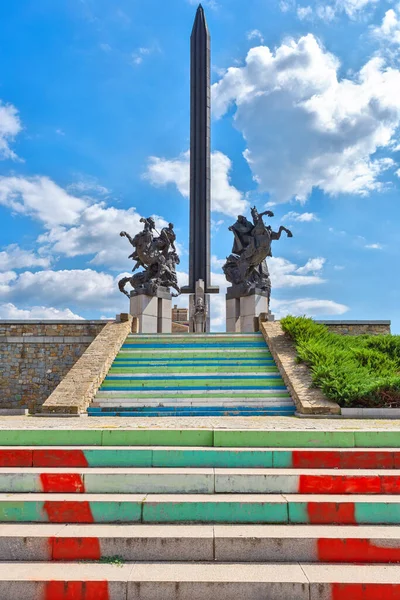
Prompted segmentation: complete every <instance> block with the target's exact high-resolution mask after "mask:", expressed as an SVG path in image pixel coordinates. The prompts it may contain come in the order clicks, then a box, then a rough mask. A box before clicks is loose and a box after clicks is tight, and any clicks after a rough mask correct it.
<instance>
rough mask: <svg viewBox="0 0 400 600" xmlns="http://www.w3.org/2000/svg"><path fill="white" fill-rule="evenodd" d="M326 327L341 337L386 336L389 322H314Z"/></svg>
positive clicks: (388, 332) (388, 330)
mask: <svg viewBox="0 0 400 600" xmlns="http://www.w3.org/2000/svg"><path fill="white" fill-rule="evenodd" d="M315 322H316V323H321V324H322V325H326V326H327V327H328V329H329V331H332V333H340V334H341V335H363V334H366V333H368V334H369V335H388V334H390V326H391V322H390V321H315Z"/></svg>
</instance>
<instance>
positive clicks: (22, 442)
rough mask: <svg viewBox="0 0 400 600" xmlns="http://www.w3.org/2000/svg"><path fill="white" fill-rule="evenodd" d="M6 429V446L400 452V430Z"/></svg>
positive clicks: (0, 432)
mask: <svg viewBox="0 0 400 600" xmlns="http://www.w3.org/2000/svg"><path fill="white" fill-rule="evenodd" d="M84 427H85V425H82V429H69V428H68V425H67V424H66V426H65V429H61V428H57V429H55V428H53V429H26V428H24V429H0V445H1V446H75V447H76V446H123V447H126V446H168V447H170V446H179V447H182V446H186V447H191V448H193V447H202V448H204V447H209V448H211V447H213V448H231V449H234V448H247V449H253V448H254V449H255V448H258V449H261V448H265V449H267V448H281V449H284V448H286V449H293V450H294V451H296V450H301V449H307V450H311V449H313V448H320V449H324V450H325V452H326V451H327V449H329V448H334V449H335V450H336V451H338V450H339V449H341V448H359V449H361V448H369V449H374V451H375V452H379V451H381V450H382V449H384V448H387V449H399V448H400V430H398V429H397V430H395V429H390V430H386V429H381V430H374V431H368V430H365V431H363V430H358V429H357V430H349V429H346V430H332V431H321V430H304V429H301V430H295V429H270V430H266V429H218V428H215V429H210V428H209V429H206V428H197V429H196V428H192V429H184V428H182V429H162V428H154V427H146V428H143V427H130V428H127V429H124V428H122V427H121V428H119V427H118V428H112V429H107V428H104V427H99V428H97V429H96V428H94V427H93V428H90V429H89V428H84Z"/></svg>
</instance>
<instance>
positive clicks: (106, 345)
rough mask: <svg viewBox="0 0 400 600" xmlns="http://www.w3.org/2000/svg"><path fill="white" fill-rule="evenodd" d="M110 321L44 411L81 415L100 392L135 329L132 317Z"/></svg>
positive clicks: (45, 404)
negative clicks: (120, 351)
mask: <svg viewBox="0 0 400 600" xmlns="http://www.w3.org/2000/svg"><path fill="white" fill-rule="evenodd" d="M126 318H127V320H126V321H113V322H111V323H107V324H106V326H105V327H104V328H103V329H102V331H101V332H100V333H99V334H98V336H97V337H96V338H95V339H94V340H93V342H92V343H91V344H90V346H89V347H88V348H87V350H86V351H85V352H84V353H83V355H82V356H81V357H80V359H79V360H78V361H77V362H76V363H75V365H74V366H73V367H72V369H71V370H70V371H69V372H68V373H67V375H66V376H65V377H64V379H63V380H62V381H61V382H60V384H59V385H58V386H57V388H56V389H55V390H54V392H53V393H52V394H51V395H50V396H49V398H48V399H47V400H46V402H45V403H44V404H43V406H42V410H41V412H43V413H44V414H46V413H47V414H49V413H54V414H79V413H81V412H84V411H85V410H86V408H87V407H88V406H89V404H90V403H91V402H92V400H93V398H94V397H95V395H96V392H97V390H98V389H99V387H100V385H101V384H102V382H103V380H104V378H105V376H106V375H107V373H108V371H109V369H110V367H111V365H112V363H113V361H114V358H115V357H116V355H117V353H118V352H119V350H120V348H121V346H122V344H123V343H124V341H125V339H126V337H127V336H128V334H129V333H130V332H131V330H132V317H128V315H126Z"/></svg>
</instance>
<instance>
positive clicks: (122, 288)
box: [118, 277, 131, 298]
mask: <svg viewBox="0 0 400 600" xmlns="http://www.w3.org/2000/svg"><path fill="white" fill-rule="evenodd" d="M130 280H131V278H130V277H123V278H122V279H120V280H119V281H118V288H119V291H120V292H122V293H123V294H125V296H128V298H130V295H129V294H128V292H127V291H126V289H125V286H126V284H127V283H129V282H130Z"/></svg>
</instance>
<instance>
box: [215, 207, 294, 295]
mask: <svg viewBox="0 0 400 600" xmlns="http://www.w3.org/2000/svg"><path fill="white" fill-rule="evenodd" d="M251 216H252V219H253V222H252V223H251V222H250V221H248V220H247V219H246V217H244V216H242V215H239V216H238V219H237V221H236V223H234V225H232V226H231V227H229V231H232V232H233V235H234V238H235V239H234V242H233V248H232V254H230V255H229V256H228V258H227V260H226V263H225V265H224V266H223V271H224V273H225V277H226V279H227V280H228V281H229V283H231V284H232V288H233V289H234V290H235V291H237V293H238V295H240V296H246V295H249V294H250V293H251V292H252V290H254V289H257V290H260V291H261V292H263V293H264V294H266V295H267V296H268V302H269V299H270V295H271V280H270V277H269V272H268V267H267V262H266V258H267V257H269V256H272V252H271V245H272V242H273V241H274V240H279V239H280V237H281V234H282V231H285V232H286V233H287V236H288V237H292V232H291V231H289V229H286V227H282V226H281V227H280V228H279V231H273V230H272V228H271V227H270V226H266V225H265V223H264V221H263V217H264V216H267V217H273V216H274V213H273V212H271V211H270V210H266V211H265V212H263V213H261V214H260V213H259V212H258V210H257V208H256V207H255V206H254V207H253V208H252V209H251Z"/></svg>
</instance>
